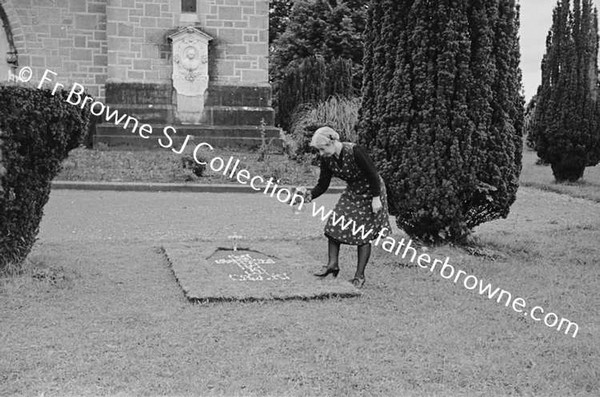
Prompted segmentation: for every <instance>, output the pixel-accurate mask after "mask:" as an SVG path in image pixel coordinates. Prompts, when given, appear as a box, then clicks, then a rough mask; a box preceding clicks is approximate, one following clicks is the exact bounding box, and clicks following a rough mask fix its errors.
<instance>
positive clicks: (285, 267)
mask: <svg viewBox="0 0 600 397" xmlns="http://www.w3.org/2000/svg"><path fill="white" fill-rule="evenodd" d="M163 248H164V252H165V254H166V255H167V257H168V259H169V262H170V264H171V267H172V269H173V273H174V274H175V277H176V279H177V282H178V283H179V285H180V286H181V288H182V289H183V291H184V293H185V296H186V297H187V298H188V299H189V300H191V301H219V300H225V301H228V300H265V299H314V298H326V297H332V296H338V297H352V296H359V295H360V291H359V290H358V289H356V288H355V287H354V286H353V285H352V284H350V283H349V282H348V281H347V280H345V279H343V278H341V277H340V278H338V279H334V278H331V277H328V278H325V279H320V278H318V277H315V276H314V275H313V274H312V273H313V272H314V271H316V270H317V269H319V268H320V267H321V266H322V264H320V263H318V262H317V261H315V260H314V259H312V257H310V256H309V255H307V253H306V252H304V251H303V250H302V249H301V248H300V247H299V246H298V245H297V244H294V243H289V242H269V243H266V242H253V243H251V242H239V241H238V242H236V244H235V245H234V246H231V243H229V245H228V244H227V243H223V244H210V243H204V244H174V245H168V246H165V247H163ZM349 271H350V272H353V271H354V269H349Z"/></svg>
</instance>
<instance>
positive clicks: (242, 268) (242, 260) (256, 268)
mask: <svg viewBox="0 0 600 397" xmlns="http://www.w3.org/2000/svg"><path fill="white" fill-rule="evenodd" d="M215 263H216V264H218V265H224V264H232V265H236V266H237V267H238V269H239V271H238V272H237V273H235V274H229V278H230V279H231V280H233V281H284V280H289V279H290V278H289V276H288V275H287V274H286V273H274V272H269V271H267V269H268V268H269V267H270V266H269V265H275V261H274V260H273V259H271V258H255V257H252V255H251V254H229V255H227V257H225V258H221V259H217V260H215Z"/></svg>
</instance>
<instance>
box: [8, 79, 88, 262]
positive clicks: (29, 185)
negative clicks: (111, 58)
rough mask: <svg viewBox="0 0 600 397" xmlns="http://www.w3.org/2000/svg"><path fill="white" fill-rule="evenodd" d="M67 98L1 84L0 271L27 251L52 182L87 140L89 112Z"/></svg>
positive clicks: (40, 218) (31, 243)
mask: <svg viewBox="0 0 600 397" xmlns="http://www.w3.org/2000/svg"><path fill="white" fill-rule="evenodd" d="M67 95H68V93H67V92H66V91H60V92H56V93H55V95H52V92H51V91H50V90H48V89H36V88H33V87H30V86H25V85H17V84H8V83H6V84H0V131H3V133H2V136H1V138H0V140H1V147H0V153H1V155H0V164H1V165H0V170H4V172H2V171H0V186H1V187H2V189H0V271H2V270H3V269H4V268H5V267H6V266H7V264H8V263H11V262H12V263H13V264H18V263H20V262H21V261H22V260H23V259H25V257H26V256H27V255H28V254H29V252H30V251H31V248H32V246H33V244H34V242H35V240H36V237H37V234H38V231H39V225H40V222H41V220H42V215H43V209H44V205H45V204H46V203H47V202H48V198H49V195H50V183H51V181H52V179H53V178H54V177H55V176H56V175H57V174H58V173H59V171H60V168H61V163H62V161H63V160H64V159H65V158H66V157H67V154H68V153H69V151H70V150H72V149H74V148H76V147H78V146H79V145H80V144H81V142H82V141H83V139H84V138H85V134H86V131H87V127H88V122H89V118H90V116H89V109H87V108H85V109H83V110H82V109H80V108H79V107H77V106H74V105H71V104H69V103H68V102H66V98H67Z"/></svg>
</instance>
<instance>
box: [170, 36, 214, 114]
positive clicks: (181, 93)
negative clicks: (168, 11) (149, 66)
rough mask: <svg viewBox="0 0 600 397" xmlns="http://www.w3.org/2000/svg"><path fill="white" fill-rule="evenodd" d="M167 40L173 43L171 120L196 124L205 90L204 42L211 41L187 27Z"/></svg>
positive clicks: (206, 50)
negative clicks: (173, 91)
mask: <svg viewBox="0 0 600 397" xmlns="http://www.w3.org/2000/svg"><path fill="white" fill-rule="evenodd" d="M169 38H170V39H171V41H172V42H173V88H174V89H175V92H176V95H177V101H176V103H177V105H176V109H175V119H176V121H178V122H179V123H181V124H200V122H201V121H202V114H203V111H204V102H205V94H206V90H207V88H208V42H209V41H210V40H212V37H210V36H209V35H207V34H206V33H204V32H202V31H201V30H199V29H197V28H194V27H191V26H188V27H185V28H182V29H179V30H178V31H177V32H175V33H174V34H172V35H170V36H169Z"/></svg>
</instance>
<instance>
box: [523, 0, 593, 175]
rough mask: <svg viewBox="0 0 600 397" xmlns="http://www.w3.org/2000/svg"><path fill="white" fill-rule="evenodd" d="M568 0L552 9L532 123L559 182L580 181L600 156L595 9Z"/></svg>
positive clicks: (581, 0)
mask: <svg viewBox="0 0 600 397" xmlns="http://www.w3.org/2000/svg"><path fill="white" fill-rule="evenodd" d="M570 3H571V2H570V0H560V1H559V2H558V3H557V5H556V7H555V9H554V14H553V19H552V27H551V29H550V31H549V32H548V36H547V39H546V54H545V55H544V58H543V60H542V83H541V85H540V86H539V87H538V91H537V103H536V106H535V111H534V114H533V119H532V124H531V128H530V130H531V131H532V135H533V143H534V146H535V150H536V151H537V153H538V156H539V157H540V159H541V160H542V161H544V162H547V163H550V165H551V166H552V171H553V173H554V177H555V178H556V180H557V181H558V182H562V181H571V182H573V181H576V180H578V179H579V178H581V177H582V176H583V172H584V170H585V167H586V166H593V165H596V164H598V162H599V161H600V130H599V129H600V101H598V60H597V58H598V17H597V11H596V10H595V9H593V7H592V1H591V0H574V1H573V9H571V7H570Z"/></svg>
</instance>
